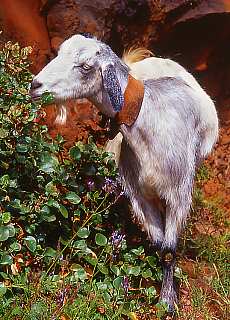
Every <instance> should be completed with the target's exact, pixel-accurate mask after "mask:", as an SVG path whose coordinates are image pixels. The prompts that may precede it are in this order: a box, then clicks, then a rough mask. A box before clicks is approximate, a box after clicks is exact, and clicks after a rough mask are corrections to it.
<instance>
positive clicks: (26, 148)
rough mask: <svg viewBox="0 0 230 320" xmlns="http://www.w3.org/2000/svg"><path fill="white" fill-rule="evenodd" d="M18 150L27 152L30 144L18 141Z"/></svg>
mask: <svg viewBox="0 0 230 320" xmlns="http://www.w3.org/2000/svg"><path fill="white" fill-rule="evenodd" d="M16 150H17V152H20V153H26V152H27V151H28V146H27V145H26V144H22V143H18V144H17V145H16Z"/></svg>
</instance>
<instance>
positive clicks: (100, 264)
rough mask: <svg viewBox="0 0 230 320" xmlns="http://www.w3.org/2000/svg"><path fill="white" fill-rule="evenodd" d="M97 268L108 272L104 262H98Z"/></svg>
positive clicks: (102, 271) (104, 272)
mask: <svg viewBox="0 0 230 320" xmlns="http://www.w3.org/2000/svg"><path fill="white" fill-rule="evenodd" d="M97 267H98V270H99V271H100V272H101V273H103V274H109V270H108V268H107V267H106V265H105V264H104V263H98V265H97Z"/></svg>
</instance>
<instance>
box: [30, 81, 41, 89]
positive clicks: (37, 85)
mask: <svg viewBox="0 0 230 320" xmlns="http://www.w3.org/2000/svg"><path fill="white" fill-rule="evenodd" d="M41 86H42V84H41V82H39V81H38V80H36V79H35V80H33V81H32V83H31V90H35V89H38V88H40V87H41Z"/></svg>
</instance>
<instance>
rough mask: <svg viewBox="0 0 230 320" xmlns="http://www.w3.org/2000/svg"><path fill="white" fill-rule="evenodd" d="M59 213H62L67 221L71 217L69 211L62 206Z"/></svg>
mask: <svg viewBox="0 0 230 320" xmlns="http://www.w3.org/2000/svg"><path fill="white" fill-rule="evenodd" d="M59 211H60V212H61V214H62V215H63V217H64V218H66V219H67V218H68V215H69V213H68V210H67V209H66V207H64V206H63V205H62V204H60V205H59Z"/></svg>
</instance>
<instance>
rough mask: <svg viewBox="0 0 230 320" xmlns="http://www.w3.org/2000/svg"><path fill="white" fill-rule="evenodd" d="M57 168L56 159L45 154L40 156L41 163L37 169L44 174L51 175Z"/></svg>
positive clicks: (57, 162)
mask: <svg viewBox="0 0 230 320" xmlns="http://www.w3.org/2000/svg"><path fill="white" fill-rule="evenodd" d="M58 166H59V161H58V158H57V157H55V156H54V155H52V154H50V153H48V152H46V153H42V155H41V163H40V166H39V169H40V170H41V171H43V172H46V173H52V172H55V171H56V170H57V168H58Z"/></svg>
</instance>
